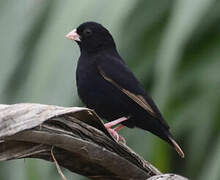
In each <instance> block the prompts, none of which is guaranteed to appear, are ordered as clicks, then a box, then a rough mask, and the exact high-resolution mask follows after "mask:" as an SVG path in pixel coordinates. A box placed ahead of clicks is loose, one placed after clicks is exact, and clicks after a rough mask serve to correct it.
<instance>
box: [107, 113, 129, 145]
mask: <svg viewBox="0 0 220 180" xmlns="http://www.w3.org/2000/svg"><path fill="white" fill-rule="evenodd" d="M126 120H128V118H127V117H121V118H119V119H116V120H114V121H111V122H109V123H106V124H105V127H106V129H107V130H108V132H109V133H110V134H111V135H112V136H113V138H114V139H115V140H116V141H117V142H123V143H126V141H125V139H124V138H123V137H122V136H120V135H119V134H118V131H119V130H120V129H122V128H123V127H124V126H123V125H122V124H121V125H119V126H117V127H116V128H114V129H112V128H111V127H112V126H115V125H117V124H119V123H121V122H123V121H126Z"/></svg>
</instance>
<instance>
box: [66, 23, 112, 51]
mask: <svg viewBox="0 0 220 180" xmlns="http://www.w3.org/2000/svg"><path fill="white" fill-rule="evenodd" d="M66 38H67V39H70V40H74V41H76V42H77V44H78V45H79V47H80V50H81V51H85V52H96V51H99V50H102V49H106V48H115V43H114V40H113V38H112V36H111V34H110V33H109V31H108V30H107V29H106V28H104V27H103V26H102V25H101V24H99V23H96V22H85V23H83V24H81V25H79V27H77V28H76V29H74V30H73V31H71V32H69V33H68V34H67V35H66Z"/></svg>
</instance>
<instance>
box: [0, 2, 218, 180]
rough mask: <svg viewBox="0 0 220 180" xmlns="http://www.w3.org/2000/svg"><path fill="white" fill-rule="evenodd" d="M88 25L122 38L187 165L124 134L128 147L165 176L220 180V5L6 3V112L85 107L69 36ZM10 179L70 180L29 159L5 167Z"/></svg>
mask: <svg viewBox="0 0 220 180" xmlns="http://www.w3.org/2000/svg"><path fill="white" fill-rule="evenodd" d="M88 20H89V21H97V22H100V23H102V24H103V25H104V26H105V27H107V28H108V29H109V30H110V31H111V32H112V34H113V36H114V39H115V41H116V43H117V46H118V49H119V51H120V54H121V55H122V56H123V57H124V58H125V60H126V62H127V63H128V65H129V67H130V68H131V69H132V70H133V72H134V73H135V74H136V76H137V77H138V78H139V80H140V81H141V82H142V83H143V85H144V87H145V88H146V89H147V90H148V92H150V94H151V95H152V96H153V98H154V99H155V101H156V103H157V104H158V106H159V107H160V109H161V111H162V112H163V115H164V117H165V119H166V120H167V121H168V123H169V124H170V126H171V131H172V133H173V135H174V136H175V138H176V139H177V141H178V142H179V143H180V144H181V146H182V147H183V149H184V151H185V155H186V158H185V159H180V158H179V157H178V155H177V154H176V153H175V151H174V150H173V149H171V148H170V147H169V146H168V145H167V144H166V143H164V142H162V141H161V140H159V139H158V138H156V137H155V136H153V135H151V134H149V133H146V132H143V131H141V130H138V129H128V128H127V129H124V130H122V131H121V134H122V135H123V136H125V138H126V140H127V144H128V145H129V146H130V147H131V148H132V149H134V150H135V151H136V152H138V153H139V154H140V155H142V156H144V157H145V159H147V160H149V161H150V162H151V163H152V164H154V165H155V166H156V167H157V168H159V169H160V170H161V171H162V172H174V173H178V174H181V175H184V176H186V177H189V178H191V179H199V180H206V179H210V180H217V179H220V171H219V167H220V133H219V132H220V1H217V0H193V1H192V0H184V1H183V0H175V1H174V0H139V1H126V0H117V1H116V0H114V1H107V0H103V1H100V0H93V1H91V0H83V1H77V0H65V1H61V0H19V1H18V0H8V1H5V0H1V1H0V40H1V41H0V103H1V104H3V103H7V104H12V103H19V102H32V103H45V104H55V105H61V106H82V104H81V103H80V101H79V99H78V96H77V92H76V87H75V69H76V63H77V59H78V57H79V49H78V47H77V45H76V44H73V43H72V42H71V41H67V40H66V39H65V38H64V36H65V34H66V33H67V32H69V31H70V30H72V29H73V28H74V27H77V26H78V25H79V24H80V23H82V22H84V21H88ZM64 173H65V175H66V176H67V178H68V179H79V180H82V179H85V178H84V177H82V176H79V175H73V174H72V173H70V172H68V171H67V170H64ZM0 179H1V180H14V179H16V180H28V179H31V180H39V179H41V180H48V179H55V180H56V179H57V180H58V179H60V177H59V176H58V173H57V172H56V169H55V167H54V165H53V164H51V163H49V162H46V161H41V160H35V159H34V160H30V159H25V160H18V161H10V162H4V163H0Z"/></svg>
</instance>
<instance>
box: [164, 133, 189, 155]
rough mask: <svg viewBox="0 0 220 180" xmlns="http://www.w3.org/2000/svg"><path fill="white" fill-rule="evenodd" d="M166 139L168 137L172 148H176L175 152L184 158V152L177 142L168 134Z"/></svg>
mask: <svg viewBox="0 0 220 180" xmlns="http://www.w3.org/2000/svg"><path fill="white" fill-rule="evenodd" d="M168 139H169V143H170V144H171V146H173V148H174V149H175V150H176V152H177V153H178V154H179V155H180V156H181V158H184V156H185V155H184V152H183V150H182V149H181V148H180V146H179V145H178V144H177V142H176V141H175V140H174V139H173V138H172V136H171V135H168Z"/></svg>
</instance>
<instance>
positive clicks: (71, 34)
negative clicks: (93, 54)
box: [66, 29, 80, 41]
mask: <svg viewBox="0 0 220 180" xmlns="http://www.w3.org/2000/svg"><path fill="white" fill-rule="evenodd" d="M66 38H67V39H70V40H74V41H80V35H79V34H77V31H76V29H74V30H73V31H71V32H69V33H68V34H67V35H66Z"/></svg>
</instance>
